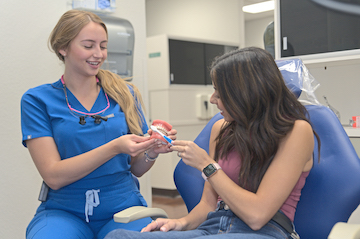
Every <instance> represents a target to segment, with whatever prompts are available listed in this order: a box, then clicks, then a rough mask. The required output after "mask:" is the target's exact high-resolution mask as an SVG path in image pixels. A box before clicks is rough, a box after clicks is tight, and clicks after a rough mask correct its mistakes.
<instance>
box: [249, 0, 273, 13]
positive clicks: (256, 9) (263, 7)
mask: <svg viewBox="0 0 360 239" xmlns="http://www.w3.org/2000/svg"><path fill="white" fill-rule="evenodd" d="M274 5H275V4H274V1H266V2H261V3H255V4H251V5H247V6H243V8H242V10H243V12H248V13H260V12H266V11H270V10H274Z"/></svg>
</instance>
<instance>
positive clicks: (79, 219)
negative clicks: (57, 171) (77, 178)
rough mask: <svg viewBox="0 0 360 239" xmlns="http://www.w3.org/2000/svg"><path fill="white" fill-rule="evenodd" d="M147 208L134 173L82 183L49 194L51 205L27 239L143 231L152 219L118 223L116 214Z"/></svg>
mask: <svg viewBox="0 0 360 239" xmlns="http://www.w3.org/2000/svg"><path fill="white" fill-rule="evenodd" d="M88 185H91V186H88ZM89 198H90V200H89ZM95 201H97V203H95ZM93 202H94V203H93ZM145 205H146V202H145V200H144V199H143V197H142V196H141V194H140V192H139V190H138V187H137V186H136V184H135V182H134V180H133V178H132V175H131V174H130V173H128V174H117V175H110V176H105V177H102V178H96V179H90V180H82V181H81V182H79V183H76V184H73V185H70V186H69V187H64V188H62V189H59V190H56V191H54V190H50V191H49V194H48V198H47V201H46V202H43V203H42V204H41V205H40V206H39V208H38V210H37V212H36V215H35V217H34V218H33V219H32V221H31V222H30V224H29V226H28V228H27V230H26V238H27V239H49V238H51V239H68V238H69V239H72V238H76V239H102V238H104V237H105V235H106V234H107V233H109V232H110V231H112V230H115V229H118V228H126V229H129V230H136V231H140V230H141V229H142V228H143V227H145V226H146V225H148V224H149V223H150V222H151V218H144V219H140V220H136V221H134V222H131V223H116V222H114V220H113V214H114V213H116V212H119V211H121V210H124V209H125V208H128V207H131V206H145Z"/></svg>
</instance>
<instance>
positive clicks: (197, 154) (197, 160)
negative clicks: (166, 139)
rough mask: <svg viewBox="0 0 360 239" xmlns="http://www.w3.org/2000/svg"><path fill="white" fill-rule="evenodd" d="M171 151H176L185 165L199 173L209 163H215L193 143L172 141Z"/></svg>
mask: <svg viewBox="0 0 360 239" xmlns="http://www.w3.org/2000/svg"><path fill="white" fill-rule="evenodd" d="M171 149H172V150H173V151H178V156H179V157H181V158H182V160H183V161H184V163H185V164H187V165H189V166H191V167H194V168H197V169H198V170H200V171H202V170H203V168H205V167H206V166H207V165H209V164H210V163H214V162H215V161H214V160H213V159H212V158H210V156H209V155H208V154H207V152H206V151H205V150H204V149H202V148H200V147H199V146H198V145H197V144H195V143H194V142H193V141H184V140H177V141H174V142H173V146H172V147H171Z"/></svg>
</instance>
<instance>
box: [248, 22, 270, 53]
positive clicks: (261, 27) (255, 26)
mask: <svg viewBox="0 0 360 239" xmlns="http://www.w3.org/2000/svg"><path fill="white" fill-rule="evenodd" d="M272 21H274V16H269V17H265V18H260V19H256V20H250V21H246V22H245V46H246V47H249V46H256V47H260V48H263V49H264V48H265V47H264V40H263V39H264V32H265V29H266V27H267V26H268V25H269V24H270V23H271V22H272Z"/></svg>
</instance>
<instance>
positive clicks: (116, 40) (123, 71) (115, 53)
mask: <svg viewBox="0 0 360 239" xmlns="http://www.w3.org/2000/svg"><path fill="white" fill-rule="evenodd" d="M100 18H101V19H102V20H103V22H104V23H105V25H106V27H107V29H108V36H109V39H108V40H109V42H108V57H107V60H106V61H105V62H104V64H103V65H102V68H103V69H106V70H110V71H112V72H114V73H116V74H118V75H120V76H121V77H123V78H127V77H131V76H132V74H133V57H134V40H135V38H134V28H133V26H132V25H131V23H130V22H129V21H128V20H125V19H122V18H117V17H112V16H101V15H100Z"/></svg>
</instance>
